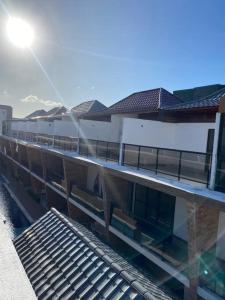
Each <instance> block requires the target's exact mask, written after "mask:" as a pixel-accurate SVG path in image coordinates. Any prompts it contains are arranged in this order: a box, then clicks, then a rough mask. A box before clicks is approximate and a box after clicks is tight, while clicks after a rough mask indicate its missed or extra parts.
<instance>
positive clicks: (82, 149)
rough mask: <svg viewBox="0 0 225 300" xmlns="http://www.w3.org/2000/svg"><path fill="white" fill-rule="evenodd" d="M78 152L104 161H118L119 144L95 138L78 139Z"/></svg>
mask: <svg viewBox="0 0 225 300" xmlns="http://www.w3.org/2000/svg"><path fill="white" fill-rule="evenodd" d="M79 153H80V154H81V155H84V156H90V157H96V158H100V159H104V160H106V161H116V162H119V153H120V144H119V143H112V142H105V141H97V140H80V143H79Z"/></svg>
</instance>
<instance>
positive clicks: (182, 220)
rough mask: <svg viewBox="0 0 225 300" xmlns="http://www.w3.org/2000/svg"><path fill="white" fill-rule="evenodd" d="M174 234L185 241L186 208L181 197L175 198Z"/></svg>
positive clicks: (186, 236)
mask: <svg viewBox="0 0 225 300" xmlns="http://www.w3.org/2000/svg"><path fill="white" fill-rule="evenodd" d="M173 233H174V235H176V236H178V237H179V238H181V239H183V240H185V241H187V240H188V235H187V208H186V203H185V200H184V199H183V198H180V197H177V198H176V205H175V214H174V228H173Z"/></svg>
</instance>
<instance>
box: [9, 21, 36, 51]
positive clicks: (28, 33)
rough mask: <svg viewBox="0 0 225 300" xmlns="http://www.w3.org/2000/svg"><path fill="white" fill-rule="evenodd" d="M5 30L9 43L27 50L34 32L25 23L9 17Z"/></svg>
mask: <svg viewBox="0 0 225 300" xmlns="http://www.w3.org/2000/svg"><path fill="white" fill-rule="evenodd" d="M6 29H7V35H8V37H9V39H10V41H11V42H12V43H13V44H14V45H15V46H17V47H19V48H29V47H30V46H31V45H32V43H33V40H34V32H33V29H32V27H31V26H30V25H29V24H28V23H27V22H26V21H24V20H22V19H19V18H13V17H10V18H9V20H8V22H7V26H6Z"/></svg>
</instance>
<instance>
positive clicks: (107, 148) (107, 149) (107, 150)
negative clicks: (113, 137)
mask: <svg viewBox="0 0 225 300" xmlns="http://www.w3.org/2000/svg"><path fill="white" fill-rule="evenodd" d="M108 152H109V142H107V147H106V159H105V160H106V161H107V160H108V154H109V153H108Z"/></svg>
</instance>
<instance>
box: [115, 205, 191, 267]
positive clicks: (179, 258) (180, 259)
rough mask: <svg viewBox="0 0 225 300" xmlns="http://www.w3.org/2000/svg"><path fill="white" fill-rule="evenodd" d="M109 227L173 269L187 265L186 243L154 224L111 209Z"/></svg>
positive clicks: (120, 210)
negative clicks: (167, 263) (142, 221)
mask: <svg viewBox="0 0 225 300" xmlns="http://www.w3.org/2000/svg"><path fill="white" fill-rule="evenodd" d="M111 226H113V227H114V228H116V229H117V230H119V231H120V232H121V233H123V234H124V235H125V236H127V237H128V238H130V239H132V240H134V241H136V242H137V243H138V244H140V246H142V247H144V248H146V249H147V250H149V251H150V252H154V253H155V254H156V255H158V256H159V257H160V258H161V259H162V260H164V261H167V262H170V263H171V264H172V265H174V266H175V267H178V268H179V267H180V266H181V265H182V266H183V264H186V263H187V259H188V255H187V242H185V241H183V240H181V239H180V238H178V237H176V236H175V235H173V234H172V233H168V232H167V231H166V230H163V229H162V227H160V226H156V225H154V224H147V223H141V222H140V221H139V220H137V219H136V218H135V217H133V216H131V215H129V213H127V212H125V211H123V210H122V209H120V208H116V207H115V208H113V211H112V217H111Z"/></svg>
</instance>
